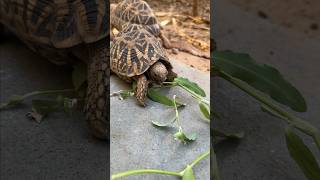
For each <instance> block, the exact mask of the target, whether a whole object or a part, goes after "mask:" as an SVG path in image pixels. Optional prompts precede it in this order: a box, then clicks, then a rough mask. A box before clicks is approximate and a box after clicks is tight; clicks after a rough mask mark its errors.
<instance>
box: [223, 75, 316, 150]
mask: <svg viewBox="0 0 320 180" xmlns="http://www.w3.org/2000/svg"><path fill="white" fill-rule="evenodd" d="M219 72H220V74H219V75H220V76H221V77H222V78H224V79H226V80H227V81H229V82H230V83H232V84H233V85H235V86H236V87H238V88H240V89H241V90H243V91H244V92H246V93H247V94H249V95H250V96H252V97H254V98H255V99H257V100H258V101H260V102H261V103H263V104H265V105H267V106H268V107H269V108H270V109H272V110H273V111H275V112H276V113H278V114H280V115H281V116H284V117H286V119H285V120H287V122H288V123H289V124H291V125H293V126H294V127H295V128H297V129H299V130H301V131H302V132H304V133H305V134H308V135H310V136H311V137H312V138H313V139H314V141H315V143H316V144H317V146H318V148H319V149H320V132H319V130H318V129H317V128H315V127H313V126H312V125H311V124H310V123H308V122H307V121H304V120H303V119H301V118H299V117H296V116H294V115H292V114H290V113H289V112H287V111H285V110H284V109H282V108H280V107H279V106H277V105H276V104H275V103H273V102H272V101H271V100H270V99H269V98H267V97H265V96H262V95H260V94H259V93H258V92H257V90H255V89H254V88H252V87H251V86H248V85H247V84H245V83H244V82H242V81H241V80H239V79H236V78H233V77H232V76H230V75H229V74H227V73H225V72H223V71H219Z"/></svg>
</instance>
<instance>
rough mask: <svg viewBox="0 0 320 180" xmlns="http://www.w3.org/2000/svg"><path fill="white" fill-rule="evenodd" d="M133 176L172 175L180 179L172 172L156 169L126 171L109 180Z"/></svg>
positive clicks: (178, 174) (177, 174)
mask: <svg viewBox="0 0 320 180" xmlns="http://www.w3.org/2000/svg"><path fill="white" fill-rule="evenodd" d="M135 174H165V175H173V176H179V177H181V175H180V173H177V172H172V171H162V170H158V169H139V170H131V171H126V172H122V173H118V174H115V175H112V176H111V179H112V180H113V179H118V178H121V177H126V176H130V175H135Z"/></svg>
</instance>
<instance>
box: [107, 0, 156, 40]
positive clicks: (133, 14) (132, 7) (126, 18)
mask: <svg viewBox="0 0 320 180" xmlns="http://www.w3.org/2000/svg"><path fill="white" fill-rule="evenodd" d="M127 23H131V24H141V25H144V26H145V29H147V30H148V31H149V32H150V33H151V34H154V35H158V34H159V33H160V26H159V24H158V22H157V19H156V17H155V15H154V13H153V10H152V9H151V8H150V6H149V5H148V3H146V2H145V1H143V0H124V1H122V2H120V3H119V4H117V5H115V6H113V5H111V24H112V25H113V26H114V27H115V28H116V29H118V30H119V31H121V30H122V29H123V28H124V27H123V25H125V24H127Z"/></svg>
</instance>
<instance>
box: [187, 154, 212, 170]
mask: <svg viewBox="0 0 320 180" xmlns="http://www.w3.org/2000/svg"><path fill="white" fill-rule="evenodd" d="M209 154H210V151H207V152H205V153H203V154H201V155H200V156H199V157H198V158H197V159H195V160H194V161H193V162H192V163H191V164H190V166H191V167H193V166H194V165H196V164H197V163H198V162H199V161H201V160H202V159H203V158H205V157H207V156H208V155H209Z"/></svg>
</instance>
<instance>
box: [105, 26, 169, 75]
mask: <svg viewBox="0 0 320 180" xmlns="http://www.w3.org/2000/svg"><path fill="white" fill-rule="evenodd" d="M110 56H111V62H110V64H111V70H112V71H113V72H115V73H117V74H118V75H121V76H125V77H133V76H136V75H140V74H143V73H144V72H146V71H147V70H148V69H149V67H150V66H151V65H152V64H154V63H155V62H157V61H158V60H162V61H164V62H165V64H166V65H167V66H169V68H172V66H171V64H170V62H169V59H168V57H167V55H166V53H165V51H164V49H163V47H162V46H161V43H160V42H159V40H158V39H157V38H156V37H155V36H153V35H152V34H151V33H149V32H148V31H147V30H146V29H144V28H143V26H142V25H137V24H128V25H127V26H125V28H124V29H123V31H122V32H121V33H119V34H118V35H117V36H116V37H115V38H114V40H113V42H112V44H111V50H110Z"/></svg>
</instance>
